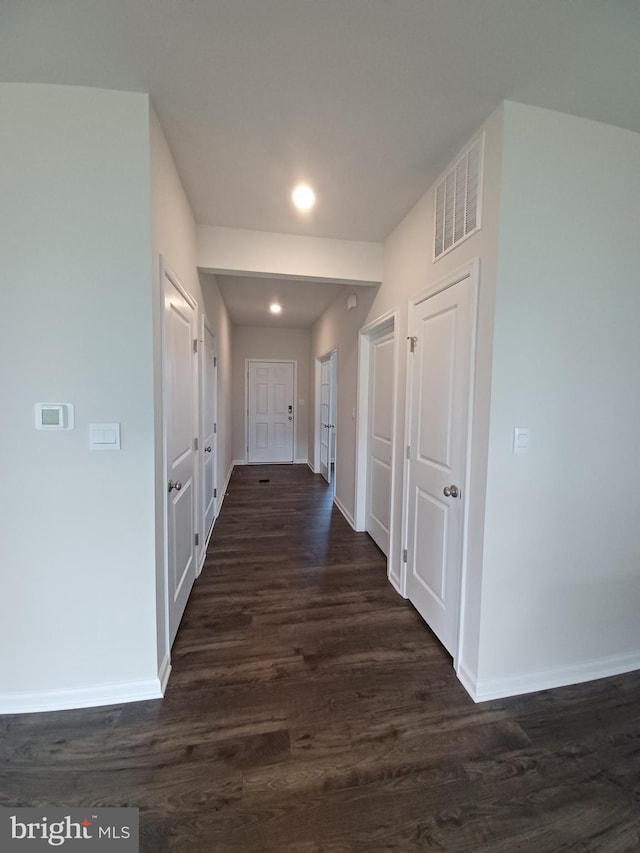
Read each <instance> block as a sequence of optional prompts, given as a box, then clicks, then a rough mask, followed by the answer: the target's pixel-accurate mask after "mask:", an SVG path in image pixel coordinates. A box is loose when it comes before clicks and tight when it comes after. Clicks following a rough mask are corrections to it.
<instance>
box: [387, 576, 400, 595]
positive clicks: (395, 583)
mask: <svg viewBox="0 0 640 853" xmlns="http://www.w3.org/2000/svg"><path fill="white" fill-rule="evenodd" d="M387 578H388V579H389V583H390V584H391V586H392V587H393V588H394V589H395V591H396V592H397V593H398V595H402V592H401V591H400V578H398V577H396V576H395V575H394V574H392V573H391V572H387ZM402 597H403V598H404V596H402Z"/></svg>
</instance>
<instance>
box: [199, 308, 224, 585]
mask: <svg viewBox="0 0 640 853" xmlns="http://www.w3.org/2000/svg"><path fill="white" fill-rule="evenodd" d="M205 329H206V330H207V331H208V332H209V333H210V335H211V336H212V338H213V341H214V350H213V351H214V358H215V359H216V364H215V365H214V367H213V383H214V386H215V406H214V412H213V417H214V423H215V424H216V444H215V458H214V462H213V488H214V494H216V490H217V488H218V432H217V423H218V365H217V360H218V338H217V335H216V333H215V331H214V330H213V327H212V325H211V323H210V322H209V318H208V317H207V315H206V314H203V315H202V318H201V320H200V364H199V368H200V424H199V428H200V439H199V443H200V441H201V442H202V443H204V439H205V430H204V400H205V381H204V380H205V361H204V357H205V346H204V336H205ZM198 459H199V460H200V465H201V470H202V477H201V481H202V482H201V489H200V492H201V494H200V501H201V512H200V516H201V517H200V527H201V529H202V541H201V543H200V554H199V557H198V565H199V568H198V575H199V574H200V572H201V571H202V566H203V565H204V559H205V556H206V553H207V546H208V544H209V539H210V538H211V534H212V533H213V528H214V527H215V523H216V518H217V517H218V508H219V503H218V502H219V500H220V497H219V496H218V497H215V498H214V499H213V524H212V525H211V530H207V529H206V526H205V517H204V514H205V509H206V507H205V494H204V447H203V448H201V449H200V453H199V455H198Z"/></svg>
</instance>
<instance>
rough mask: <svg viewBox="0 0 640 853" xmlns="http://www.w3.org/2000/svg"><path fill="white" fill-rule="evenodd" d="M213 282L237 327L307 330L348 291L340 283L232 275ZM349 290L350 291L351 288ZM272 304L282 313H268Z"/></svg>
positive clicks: (351, 290) (220, 277) (220, 276)
mask: <svg viewBox="0 0 640 853" xmlns="http://www.w3.org/2000/svg"><path fill="white" fill-rule="evenodd" d="M216 281H217V282H218V286H219V287H220V290H221V291H222V298H223V299H224V302H225V305H226V306H227V309H228V311H229V316H230V317H231V321H232V322H233V323H234V324H235V325H238V326H273V327H276V328H290V329H309V328H311V326H312V325H313V324H314V323H315V321H316V320H317V319H318V317H320V316H321V315H322V314H323V313H324V311H325V310H326V309H327V308H328V307H329V305H331V303H332V302H333V301H334V300H335V299H336V298H337V297H338V296H339V295H340V294H341V293H343V292H345V291H346V290H347V289H349V288H347V286H346V285H343V284H324V283H318V282H309V281H296V280H293V279H277V278H253V277H251V278H249V277H243V276H231V275H217V276H216ZM359 289H360V288H355V290H359ZM349 290H350V292H353V290H354V288H350V289H349ZM274 301H275V302H279V303H280V305H282V314H278V315H275V314H271V312H270V311H269V305H270V304H271V303H272V302H274Z"/></svg>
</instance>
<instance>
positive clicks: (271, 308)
mask: <svg viewBox="0 0 640 853" xmlns="http://www.w3.org/2000/svg"><path fill="white" fill-rule="evenodd" d="M269 311H271V313H272V314H279V313H280V312H281V311H282V305H279V304H278V303H277V302H272V303H271V305H269Z"/></svg>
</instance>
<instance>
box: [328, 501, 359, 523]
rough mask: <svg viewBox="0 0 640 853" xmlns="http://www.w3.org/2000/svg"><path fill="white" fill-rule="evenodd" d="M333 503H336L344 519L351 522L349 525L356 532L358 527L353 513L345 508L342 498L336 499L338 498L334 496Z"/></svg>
mask: <svg viewBox="0 0 640 853" xmlns="http://www.w3.org/2000/svg"><path fill="white" fill-rule="evenodd" d="M333 502H334V504H335V505H336V506H337V507H338V509H339V510H340V512H341V513H342V514H343V515H344V517H345V518H346V519H347V521H348V522H349V524H350V525H351V527H353V529H354V530H355V529H356V525H355V522H354V520H353V516H352V515H351V513H350V512H349V510H348V509H347V508H346V507H345V505H344V504H343V503H342V501H341V500H340V498H338V497H336V496H335V495H334V496H333Z"/></svg>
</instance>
